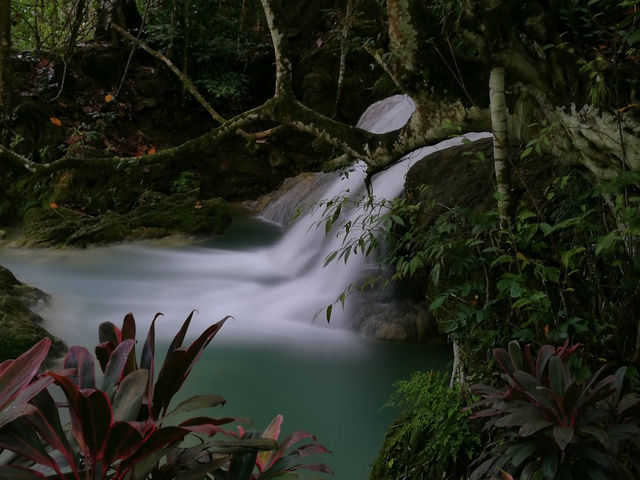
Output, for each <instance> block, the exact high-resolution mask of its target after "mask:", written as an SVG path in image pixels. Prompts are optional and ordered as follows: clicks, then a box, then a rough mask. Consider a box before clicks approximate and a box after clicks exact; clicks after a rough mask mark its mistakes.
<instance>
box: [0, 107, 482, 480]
mask: <svg viewBox="0 0 640 480" xmlns="http://www.w3.org/2000/svg"><path fill="white" fill-rule="evenodd" d="M413 108H414V107H413V104H412V102H411V100H410V99H408V97H404V96H396V97H392V98H391V99H387V100H385V101H383V102H379V103H377V104H374V105H373V106H372V107H370V109H368V110H367V112H365V114H364V115H363V117H362V119H361V121H360V123H359V126H360V127H362V128H366V129H369V130H371V131H374V132H383V131H389V130H394V129H397V128H400V127H401V126H402V125H404V123H405V122H406V121H407V119H408V118H409V116H410V115H411V113H412V111H413ZM480 136H485V134H474V135H472V136H470V138H471V139H475V138H478V137H480ZM460 141H461V140H460V139H452V140H450V141H447V142H446V143H444V144H443V145H439V146H437V147H427V148H425V149H421V150H420V151H419V152H414V153H413V154H411V155H409V156H408V158H407V159H406V160H405V161H403V162H402V163H400V164H397V165H395V166H394V167H392V168H390V169H388V170H387V171H385V172H383V173H382V174H381V175H378V176H376V177H375V178H374V180H373V191H374V193H375V194H376V195H378V196H381V197H383V198H394V197H395V196H397V195H399V194H400V193H401V191H402V187H403V182H404V176H405V174H406V172H407V170H408V169H409V168H410V166H411V165H412V164H413V163H414V162H415V161H416V160H418V159H420V158H422V157H423V156H424V155H426V154H427V153H429V152H430V151H433V150H435V149H436V148H443V147H444V146H448V145H452V144H456V143H460ZM363 178H364V166H363V165H360V164H357V165H356V166H355V170H354V171H353V172H351V173H350V174H349V176H348V178H344V176H342V175H340V174H339V173H336V174H331V175H328V176H323V177H321V178H318V179H317V182H316V188H315V189H314V190H313V192H310V196H309V197H307V200H301V202H303V203H305V202H306V203H311V201H312V200H313V201H317V200H318V199H322V198H326V199H330V198H332V197H334V196H337V195H340V194H342V193H343V192H344V191H345V190H349V192H350V194H352V195H358V192H362V189H363V188H364V185H363ZM289 200H290V199H289ZM280 202H281V203H283V204H284V203H286V202H287V199H286V198H285V199H281V200H280ZM294 207H295V205H294ZM285 210H286V209H285ZM289 210H291V208H289ZM292 213H293V211H290V212H284V213H283V208H280V207H277V206H272V208H271V213H269V211H267V212H265V215H266V216H270V217H271V218H279V219H280V220H282V219H283V218H286V216H287V215H291V214H292ZM356 214H357V212H351V215H356ZM320 215H321V211H320V210H318V209H316V210H313V209H307V211H306V213H304V214H303V215H301V216H300V217H299V218H298V219H297V220H296V221H294V222H292V223H291V224H290V225H289V226H288V228H287V230H286V231H284V230H283V229H282V227H281V226H280V225H278V224H276V223H274V222H270V221H265V220H261V219H256V218H244V217H239V218H238V219H236V220H235V221H234V225H233V226H232V229H231V231H230V232H229V233H228V234H227V235H224V236H221V237H217V238H213V239H208V240H203V241H200V242H192V243H189V244H184V243H179V242H177V241H171V240H168V241H164V242H144V243H133V244H121V245H116V246H111V247H101V248H90V249H87V250H83V251H58V250H22V249H8V248H4V249H1V250H0V264H2V265H4V266H6V267H8V268H9V269H11V270H12V271H13V272H14V273H15V274H16V276H17V277H18V278H19V279H20V280H22V281H24V282H25V283H28V284H30V285H33V286H36V287H38V288H40V289H42V290H44V291H45V292H47V293H49V294H50V295H51V296H52V301H51V303H50V305H49V306H47V307H45V308H43V309H42V310H41V311H40V312H39V313H40V314H41V315H42V316H43V317H44V319H45V323H44V326H45V328H47V329H48V330H50V331H51V332H52V333H53V334H55V335H57V336H59V337H60V338H62V339H63V340H64V341H65V342H66V343H67V344H68V345H74V344H75V345H85V346H88V347H92V346H94V345H95V344H96V343H97V326H98V325H99V324H100V323H101V322H104V321H112V322H114V323H116V324H119V323H120V322H121V320H122V317H123V316H124V314H126V313H127V312H133V314H134V316H135V317H136V319H137V321H138V331H139V333H138V337H139V338H141V337H142V336H143V335H144V334H145V333H146V329H147V327H148V325H149V322H150V321H151V319H152V318H153V316H154V314H155V313H156V312H163V313H164V318H163V319H161V320H159V321H158V323H157V332H158V335H159V337H160V338H161V341H160V342H159V343H160V344H162V343H165V344H166V343H167V342H168V341H169V339H170V338H171V336H172V335H173V334H174V333H175V332H176V331H177V329H178V328H179V325H180V324H181V323H182V321H183V320H184V318H186V316H187V315H188V314H189V312H190V311H191V310H193V309H196V310H198V313H197V314H196V315H195V317H194V321H193V322H192V326H191V329H190V331H191V332H192V337H191V338H193V335H195V334H197V333H199V332H200V331H202V330H203V329H204V328H206V327H207V326H208V325H210V324H211V323H213V322H215V321H217V320H219V319H221V318H222V317H224V316H226V315H232V316H233V319H232V320H230V321H229V322H228V323H227V324H226V325H225V326H224V328H223V329H222V331H221V332H220V333H219V335H218V336H217V337H216V338H215V339H214V341H213V342H212V344H211V345H210V346H209V347H208V349H207V351H206V353H205V355H203V357H202V358H201V360H200V364H199V365H198V367H197V368H196V369H194V371H193V372H192V377H191V378H190V380H189V382H188V383H187V384H186V385H185V391H184V392H181V395H183V396H184V395H187V394H195V393H204V392H212V393H216V394H219V395H223V396H225V397H226V398H227V399H228V404H227V405H226V406H225V407H224V409H223V410H220V411H218V412H217V415H220V416H223V415H225V416H226V415H237V416H241V417H252V418H253V419H254V420H255V424H256V427H264V426H266V424H267V423H268V422H269V421H270V420H271V418H272V417H273V416H275V415H276V414H277V413H282V414H284V417H285V423H284V429H285V430H286V431H291V430H295V429H304V430H308V431H310V432H312V433H314V434H316V435H317V436H318V440H319V441H320V442H321V443H323V444H324V445H325V446H327V447H328V448H329V449H331V450H332V451H333V452H334V454H333V455H332V456H327V457H326V458H322V459H321V460H322V461H325V462H327V463H328V464H329V465H330V466H331V467H332V468H333V469H334V470H335V471H336V477H335V478H338V479H344V480H358V479H364V478H366V476H367V468H368V466H369V465H370V464H371V462H373V460H374V458H375V456H376V453H377V450H378V448H379V447H380V446H381V444H382V441H383V439H384V432H385V430H386V428H387V426H388V425H389V423H390V422H391V421H392V419H393V415H394V412H391V411H382V412H381V411H380V407H381V406H382V404H383V403H384V402H385V401H386V399H387V397H388V395H389V393H390V392H391V383H392V382H393V381H395V380H398V379H400V378H403V377H406V376H407V375H408V374H409V373H410V372H412V371H415V370H417V369H429V368H443V367H444V366H445V364H446V362H447V361H448V358H449V353H448V349H447V348H446V347H442V348H430V349H426V348H425V347H418V346H406V345H404V346H402V345H389V344H381V343H378V342H373V341H369V340H366V339H363V338H361V337H360V336H359V335H358V334H357V333H355V332H354V331H353V330H352V328H351V315H352V312H351V311H350V310H349V307H350V302H347V305H346V306H347V308H346V310H345V311H344V312H341V311H340V310H339V309H334V314H333V316H332V320H331V323H329V324H327V322H326V320H325V319H324V315H320V316H319V317H318V318H317V319H316V320H315V321H314V320H313V318H314V315H315V314H316V313H317V312H318V311H321V310H322V309H323V308H325V307H326V306H327V305H329V304H331V303H333V302H334V300H335V299H336V297H337V296H338V295H339V294H340V293H341V292H342V291H343V290H344V288H345V287H346V286H347V285H349V284H350V283H351V282H354V281H356V280H357V279H359V278H361V277H362V276H363V275H366V272H367V270H368V269H369V268H371V267H370V265H369V264H368V263H367V261H366V260H365V259H363V258H362V256H361V255H358V256H355V257H354V256H352V257H351V258H350V260H349V262H348V264H347V265H344V263H343V262H333V263H331V264H330V265H328V266H327V267H326V268H322V265H323V264H324V261H325V258H326V256H327V255H328V254H329V253H330V252H331V251H332V250H334V249H336V248H338V247H339V246H340V242H341V239H340V238H338V237H336V234H335V233H330V234H329V235H328V236H325V235H324V228H323V227H321V228H320V229H317V228H316V225H317V223H318V222H319V221H320V219H321V217H320ZM212 414H215V412H212Z"/></svg>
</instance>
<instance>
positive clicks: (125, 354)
mask: <svg viewBox="0 0 640 480" xmlns="http://www.w3.org/2000/svg"><path fill="white" fill-rule="evenodd" d="M135 344H136V342H135V340H132V339H128V340H124V341H123V342H122V343H121V344H120V345H118V346H117V347H116V349H115V350H114V351H113V353H112V354H111V358H110V359H109V363H107V367H106V368H105V370H104V378H103V379H102V386H101V387H100V389H101V390H102V391H103V392H105V393H106V394H107V397H108V398H109V400H112V399H113V396H114V395H115V393H116V384H117V383H118V382H119V381H120V378H121V377H122V374H123V372H124V368H125V366H126V364H127V360H128V358H129V354H130V353H131V350H132V349H133V347H134V346H135Z"/></svg>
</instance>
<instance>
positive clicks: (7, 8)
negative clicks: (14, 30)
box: [0, 0, 11, 115]
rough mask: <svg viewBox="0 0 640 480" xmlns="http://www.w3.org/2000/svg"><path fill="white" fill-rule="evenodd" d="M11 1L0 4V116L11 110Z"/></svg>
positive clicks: (6, 0)
mask: <svg viewBox="0 0 640 480" xmlns="http://www.w3.org/2000/svg"><path fill="white" fill-rule="evenodd" d="M10 48H11V1H10V0H3V1H2V2H0V114H1V115H8V114H9V111H10V110H11V77H10V71H11V70H10V68H9V62H10V60H11V59H10Z"/></svg>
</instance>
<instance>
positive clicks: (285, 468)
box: [216, 415, 333, 480]
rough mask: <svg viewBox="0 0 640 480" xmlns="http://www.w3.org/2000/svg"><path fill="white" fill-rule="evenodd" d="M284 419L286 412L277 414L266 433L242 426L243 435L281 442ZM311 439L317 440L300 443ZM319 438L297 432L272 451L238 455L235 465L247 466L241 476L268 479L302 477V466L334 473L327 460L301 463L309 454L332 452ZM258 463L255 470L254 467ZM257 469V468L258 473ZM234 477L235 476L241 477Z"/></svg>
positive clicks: (251, 478)
mask: <svg viewBox="0 0 640 480" xmlns="http://www.w3.org/2000/svg"><path fill="white" fill-rule="evenodd" d="M282 422H283V417H282V415H276V417H275V418H274V419H273V420H272V421H271V423H269V425H268V426H267V428H265V429H264V431H263V432H256V431H253V432H245V431H244V430H243V429H242V428H241V427H240V428H239V430H240V434H241V438H247V437H248V438H255V437H257V436H260V437H261V438H267V439H271V440H273V441H274V442H277V440H278V438H279V437H280V431H281V428H282ZM307 439H312V440H313V441H312V442H311V443H304V444H303V445H299V444H300V442H302V441H304V440H307ZM315 440H316V438H315V437H314V436H313V435H311V434H310V433H307V432H303V431H296V432H293V433H291V434H290V435H288V436H287V437H286V438H285V439H284V440H282V442H280V443H279V444H278V446H277V448H275V449H273V450H269V451H262V452H257V451H254V452H248V453H245V454H244V456H243V457H238V458H235V459H234V460H233V462H234V463H233V464H234V465H243V466H245V467H244V469H245V473H244V474H243V475H241V476H240V478H242V479H246V480H267V479H270V478H281V477H286V478H298V475H297V473H295V472H296V470H300V469H305V470H311V471H314V472H321V473H333V472H332V471H331V469H330V468H329V467H328V466H327V465H325V464H324V463H308V464H303V463H301V460H300V459H302V458H304V457H306V456H308V455H316V454H321V453H331V452H329V450H327V449H326V448H325V447H323V446H322V445H320V444H318V443H315ZM254 464H255V469H254V468H253V465H254ZM255 470H257V472H256V471H255ZM252 472H253V473H252ZM216 478H217V477H216ZM230 478H234V479H235V478H238V477H230ZM239 480H240V479H239Z"/></svg>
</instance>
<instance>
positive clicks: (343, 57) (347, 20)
mask: <svg viewBox="0 0 640 480" xmlns="http://www.w3.org/2000/svg"><path fill="white" fill-rule="evenodd" d="M353 2H354V0H347V6H346V10H345V14H344V21H343V23H342V34H341V35H340V68H339V71H338V84H337V86H336V101H335V103H334V104H333V115H332V116H333V117H335V116H336V115H337V114H338V107H339V106H340V97H341V96H342V84H343V83H344V72H345V70H346V64H347V39H348V37H349V30H350V29H351V21H352V16H353Z"/></svg>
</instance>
